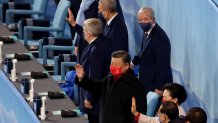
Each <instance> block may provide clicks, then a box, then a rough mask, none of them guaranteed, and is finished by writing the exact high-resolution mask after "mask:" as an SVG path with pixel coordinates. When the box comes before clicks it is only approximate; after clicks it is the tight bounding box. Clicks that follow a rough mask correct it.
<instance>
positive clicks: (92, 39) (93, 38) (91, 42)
mask: <svg viewBox="0 0 218 123" xmlns="http://www.w3.org/2000/svg"><path fill="white" fill-rule="evenodd" d="M96 38H97V37H96ZM96 38H93V39H92V41H90V42H89V44H91V43H92V42H93V41H95V39H96Z"/></svg>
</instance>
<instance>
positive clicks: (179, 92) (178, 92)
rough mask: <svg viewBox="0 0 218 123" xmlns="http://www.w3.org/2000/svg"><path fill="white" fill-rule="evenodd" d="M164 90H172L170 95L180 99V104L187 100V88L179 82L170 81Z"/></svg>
mask: <svg viewBox="0 0 218 123" xmlns="http://www.w3.org/2000/svg"><path fill="white" fill-rule="evenodd" d="M164 90H168V91H169V92H170V96H171V97H172V98H177V99H178V104H179V105H180V104H181V103H183V102H185V100H186V98H187V93H186V90H185V88H184V87H183V86H182V85H180V84H177V83H169V84H166V85H165V86H164Z"/></svg>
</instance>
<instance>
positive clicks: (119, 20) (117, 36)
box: [104, 14, 129, 52]
mask: <svg viewBox="0 0 218 123" xmlns="http://www.w3.org/2000/svg"><path fill="white" fill-rule="evenodd" d="M104 35H105V36H106V38H107V40H108V41H109V42H110V45H109V46H110V49H111V52H114V51H117V50H125V51H127V52H128V49H129V48H128V32H127V27H126V24H125V22H124V19H123V17H122V16H121V15H120V14H118V15H117V16H116V17H115V18H114V19H113V20H112V21H111V23H110V25H109V27H108V28H107V29H106V26H105V27H104Z"/></svg>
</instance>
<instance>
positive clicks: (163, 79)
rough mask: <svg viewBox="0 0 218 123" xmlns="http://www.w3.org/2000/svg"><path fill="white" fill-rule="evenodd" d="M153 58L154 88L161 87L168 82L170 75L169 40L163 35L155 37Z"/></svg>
mask: <svg viewBox="0 0 218 123" xmlns="http://www.w3.org/2000/svg"><path fill="white" fill-rule="evenodd" d="M155 40H156V41H157V42H156V47H155V58H156V61H157V72H156V76H157V77H156V80H155V82H156V89H160V90H161V89H162V88H163V86H164V84H165V83H168V82H167V81H169V79H168V78H169V77H170V76H171V75H170V74H171V67H170V50H171V49H170V48H171V46H170V42H169V39H168V38H167V37H165V36H162V37H159V38H156V39H155Z"/></svg>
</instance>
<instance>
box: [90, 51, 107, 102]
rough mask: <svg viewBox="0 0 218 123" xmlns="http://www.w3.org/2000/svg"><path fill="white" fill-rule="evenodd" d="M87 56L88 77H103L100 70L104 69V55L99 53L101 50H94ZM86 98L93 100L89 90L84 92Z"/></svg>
mask: <svg viewBox="0 0 218 123" xmlns="http://www.w3.org/2000/svg"><path fill="white" fill-rule="evenodd" d="M89 57H90V58H89V59H90V60H89V61H90V65H89V77H91V78H92V79H101V78H103V75H102V73H103V71H102V70H103V69H104V65H103V64H104V57H103V56H102V55H101V52H100V51H99V50H98V51H97V50H95V51H94V52H93V53H92V54H91V55H90V56H89ZM86 99H87V100H88V101H93V95H92V93H90V92H89V91H87V92H86Z"/></svg>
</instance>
